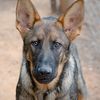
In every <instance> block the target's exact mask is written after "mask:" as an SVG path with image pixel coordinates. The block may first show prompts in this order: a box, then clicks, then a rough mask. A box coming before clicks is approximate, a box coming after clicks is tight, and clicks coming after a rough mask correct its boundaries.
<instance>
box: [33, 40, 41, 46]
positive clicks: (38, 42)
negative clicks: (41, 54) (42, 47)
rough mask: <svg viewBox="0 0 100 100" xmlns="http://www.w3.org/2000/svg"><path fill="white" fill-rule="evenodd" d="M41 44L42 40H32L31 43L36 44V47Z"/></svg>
mask: <svg viewBox="0 0 100 100" xmlns="http://www.w3.org/2000/svg"><path fill="white" fill-rule="evenodd" d="M39 44H40V41H32V42H31V45H32V46H35V47H36V46H38V45H39Z"/></svg>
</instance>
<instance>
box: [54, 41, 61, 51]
mask: <svg viewBox="0 0 100 100" xmlns="http://www.w3.org/2000/svg"><path fill="white" fill-rule="evenodd" d="M61 46H62V44H61V43H59V42H55V41H54V42H53V48H56V49H59V48H60V47H61Z"/></svg>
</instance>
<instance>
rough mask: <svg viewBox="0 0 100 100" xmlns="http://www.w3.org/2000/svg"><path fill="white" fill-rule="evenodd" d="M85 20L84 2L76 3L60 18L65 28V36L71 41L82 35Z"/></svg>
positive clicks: (78, 0)
mask: <svg viewBox="0 0 100 100" xmlns="http://www.w3.org/2000/svg"><path fill="white" fill-rule="evenodd" d="M83 19H84V1H83V0H77V1H75V2H74V3H73V4H72V5H71V6H70V7H69V8H68V9H67V10H66V12H65V13H64V14H63V15H62V16H60V17H59V18H58V22H60V23H61V24H62V26H63V28H64V31H65V34H66V36H67V37H68V39H69V40H70V41H72V40H74V39H75V38H76V36H78V35H80V30H81V27H82V22H83Z"/></svg>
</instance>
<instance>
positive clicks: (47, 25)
mask: <svg viewBox="0 0 100 100" xmlns="http://www.w3.org/2000/svg"><path fill="white" fill-rule="evenodd" d="M31 35H32V36H31V39H34V40H37V39H40V40H41V39H50V40H52V41H55V40H58V39H59V40H60V41H61V40H64V41H66V40H67V39H66V36H65V34H64V30H63V27H62V25H61V24H60V23H59V22H57V19H56V18H53V17H47V18H43V19H42V20H41V21H38V22H36V23H35V24H34V27H33V29H32V31H31Z"/></svg>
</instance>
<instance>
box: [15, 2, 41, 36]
mask: <svg viewBox="0 0 100 100" xmlns="http://www.w3.org/2000/svg"><path fill="white" fill-rule="evenodd" d="M38 20H40V16H39V15H38V13H37V11H36V9H35V7H34V6H33V5H32V2H31V1H30V0H18V2H17V8H16V27H17V29H18V30H19V31H20V33H21V36H22V37H23V38H24V37H25V35H26V33H27V31H28V30H30V28H31V27H32V26H33V25H34V23H35V22H36V21H38Z"/></svg>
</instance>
